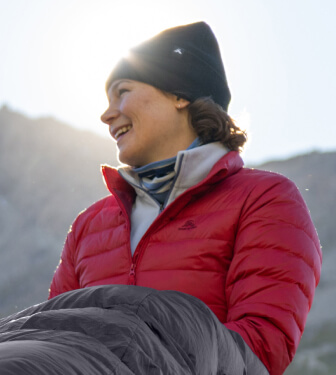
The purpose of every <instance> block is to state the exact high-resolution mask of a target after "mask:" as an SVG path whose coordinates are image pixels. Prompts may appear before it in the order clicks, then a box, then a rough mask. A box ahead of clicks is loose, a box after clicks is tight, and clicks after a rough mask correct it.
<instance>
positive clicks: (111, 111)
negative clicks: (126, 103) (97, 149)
mask: <svg viewBox="0 0 336 375" xmlns="http://www.w3.org/2000/svg"><path fill="white" fill-rule="evenodd" d="M119 115H120V112H119V110H118V109H117V108H113V107H112V106H109V107H108V108H107V110H106V111H105V112H104V113H103V114H102V115H101V116H100V119H101V121H102V122H103V123H105V124H107V125H111V122H112V121H113V120H114V119H116V118H117V117H118V116H119Z"/></svg>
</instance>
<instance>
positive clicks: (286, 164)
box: [0, 107, 336, 375]
mask: <svg viewBox="0 0 336 375" xmlns="http://www.w3.org/2000/svg"><path fill="white" fill-rule="evenodd" d="M0 129H1V137H0V172H1V178H0V253H1V262H0V317H1V316H5V315H8V314H10V313H12V312H15V311H18V310H20V309H23V308H24V307H26V306H29V305H32V304H35V303H38V302H41V301H43V300H45V299H46V298H47V295H48V287H49V283H50V280H51V278H52V275H53V272H54V269H55V267H56V265H57V263H58V260H59V256H60V252H61V249H62V247H63V242H64V239H65V236H66V233H67V230H68V228H69V225H70V224H71V222H72V221H73V219H74V218H75V216H76V215H77V213H78V212H79V211H81V210H82V209H83V208H85V207H87V206H88V205H90V204H91V203H92V202H94V201H96V200H98V199H100V198H101V197H103V196H104V195H106V194H107V191H106V188H105V186H104V184H103V182H102V179H101V176H100V171H99V165H100V164H101V163H108V164H111V165H116V164H117V161H116V157H115V155H116V152H115V146H114V143H113V142H112V141H111V140H109V139H104V138H101V137H99V136H97V135H95V134H93V133H89V132H82V131H79V130H75V129H73V128H71V127H69V126H67V125H66V124H62V123H60V122H58V121H56V120H55V119H53V118H42V119H30V118H27V117H25V116H23V115H21V114H19V113H16V112H13V111H11V110H10V109H8V108H6V107H3V108H2V109H1V110H0ZM257 167H258V168H261V169H265V170H272V171H274V172H279V173H282V174H284V175H286V176H288V177H289V178H290V179H292V180H293V181H295V182H296V184H297V186H298V187H299V189H300V191H301V193H302V195H303V196H304V198H305V200H306V202H307V204H308V206H309V208H310V210H311V215H312V217H313V220H314V223H315V225H316V227H317V229H318V232H319V235H320V240H321V243H322V246H323V250H324V266H323V274H322V279H321V283H320V285H319V287H318V289H317V292H316V297H315V301H314V304H313V307H312V310H311V313H310V315H309V318H308V322H307V329H306V331H305V334H304V336H303V339H302V342H301V344H300V348H299V351H298V354H297V356H296V358H295V360H294V362H293V364H292V365H291V366H290V368H289V369H288V370H287V371H286V374H287V375H299V374H300V375H301V374H305V375H310V374H335V373H336V360H335V358H336V328H335V324H334V323H335V318H334V315H335V311H336V288H335V285H336V273H335V272H334V266H335V264H336V230H335V224H334V223H335V217H336V200H335V195H336V152H331V153H317V152H315V153H311V154H307V155H300V156H297V157H295V158H292V159H289V160H282V161H277V162H269V163H267V164H263V165H261V166H257Z"/></svg>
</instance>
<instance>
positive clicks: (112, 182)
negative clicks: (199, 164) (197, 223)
mask: <svg viewBox="0 0 336 375" xmlns="http://www.w3.org/2000/svg"><path fill="white" fill-rule="evenodd" d="M243 165H244V162H243V160H242V158H241V157H240V155H239V153H238V152H237V151H230V152H228V153H227V154H225V155H224V156H223V157H222V158H220V159H219V160H218V161H217V163H215V164H214V166H213V167H212V169H211V170H210V172H209V174H208V175H207V176H206V178H204V179H203V180H202V181H201V182H199V183H198V184H196V185H195V186H194V187H193V188H199V187H201V186H204V188H207V186H208V185H209V183H214V182H219V181H220V180H222V179H224V178H227V177H228V176H230V175H232V174H235V173H236V172H238V171H239V170H240V169H241V168H242V167H243ZM101 171H102V174H103V179H104V182H105V185H106V187H107V189H108V190H109V191H110V192H111V193H112V194H113V195H115V194H117V195H118V196H119V197H120V198H121V199H122V200H123V202H124V201H125V200H126V202H124V204H125V203H126V204H125V205H126V206H127V207H128V208H129V209H130V210H131V206H132V204H133V201H134V199H135V190H134V189H133V187H132V186H131V185H130V184H129V183H127V182H126V181H125V180H124V178H122V177H121V176H120V174H119V172H118V169H117V168H114V167H111V166H109V165H102V166H101ZM201 190H203V189H201ZM129 206H130V207H129Z"/></svg>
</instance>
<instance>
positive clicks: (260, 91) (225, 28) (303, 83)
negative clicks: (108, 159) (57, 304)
mask: <svg viewBox="0 0 336 375" xmlns="http://www.w3.org/2000/svg"><path fill="white" fill-rule="evenodd" d="M335 14H336V1H335V0H319V1H317V0H253V1H252V0H202V1H199V0H190V1H189V0H185V1H184V0H179V1H177V0H169V1H158V0H119V1H115V0H29V1H27V0H10V1H8V0H0V53H1V58H0V107H1V106H2V105H7V106H8V107H9V108H11V109H12V110H16V111H19V112H21V113H24V114H26V115H28V116H30V117H34V118H35V117H45V116H53V117H56V118H57V119H59V120H61V121H64V122H66V123H68V124H69V125H72V126H74V127H77V128H81V129H85V130H90V131H93V132H97V133H99V134H101V135H104V136H109V135H108V129H107V126H106V125H104V124H102V123H101V121H100V115H101V113H102V112H103V111H104V110H105V108H106V106H107V99H106V95H105V91H104V90H105V88H104V86H105V81H106V78H107V77H108V75H109V73H110V71H111V70H112V68H113V65H114V64H115V63H116V62H117V61H118V60H119V58H120V57H122V56H123V55H124V54H125V53H127V50H128V48H130V47H132V46H134V45H136V44H138V43H140V42H141V41H143V40H145V39H147V38H149V37H151V36H153V35H155V34H156V33H158V32H160V31H161V30H163V29H166V28H168V27H173V26H177V25H182V24H187V23H191V22H196V21H201V20H202V21H205V22H207V23H208V24H209V25H210V26H211V28H212V29H213V31H214V33H215V34H216V36H217V39H218V42H219V45H220V49H221V53H222V57H223V61H224V66H225V71H226V74H227V78H228V83H229V87H230V90H231V94H232V100H231V104H230V107H229V114H230V115H231V116H232V117H233V118H234V120H235V121H236V123H237V125H239V126H240V127H242V128H244V129H246V130H247V132H248V136H249V141H248V144H247V146H246V149H245V151H244V153H243V158H244V160H245V162H246V163H247V164H258V163H262V162H265V161H269V160H275V159H286V158H289V157H292V156H295V155H297V154H302V153H308V152H311V151H329V150H332V151H335V150H336V126H335V125H336V124H335V119H334V108H335V100H336V74H335V66H336V22H335V21H334V17H335ZM102 162H104V161H102Z"/></svg>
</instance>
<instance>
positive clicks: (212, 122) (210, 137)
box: [188, 98, 247, 152]
mask: <svg viewBox="0 0 336 375" xmlns="http://www.w3.org/2000/svg"><path fill="white" fill-rule="evenodd" d="M188 110H189V116H190V120H191V125H192V127H193V128H194V130H195V131H196V133H197V135H198V137H199V138H200V140H201V142H202V143H203V144H206V143H210V142H217V141H219V142H221V143H222V144H223V145H224V146H226V147H227V148H228V149H229V150H231V151H239V152H240V151H242V149H243V146H244V144H245V142H246V141H247V135H246V131H244V130H241V129H240V128H239V127H238V126H236V125H235V123H234V121H233V120H232V118H231V117H230V116H229V115H228V114H227V113H226V112H225V111H224V109H223V108H222V107H221V106H220V105H218V104H216V103H215V102H214V101H213V100H212V99H211V98H199V99H196V100H195V101H194V102H193V103H191V104H190V105H189V106H188Z"/></svg>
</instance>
